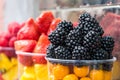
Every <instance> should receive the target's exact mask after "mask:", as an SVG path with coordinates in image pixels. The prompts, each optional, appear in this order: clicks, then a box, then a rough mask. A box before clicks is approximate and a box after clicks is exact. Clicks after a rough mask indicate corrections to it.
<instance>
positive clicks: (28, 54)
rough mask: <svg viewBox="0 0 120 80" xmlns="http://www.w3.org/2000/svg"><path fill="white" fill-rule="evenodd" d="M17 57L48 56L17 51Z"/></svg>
mask: <svg viewBox="0 0 120 80" xmlns="http://www.w3.org/2000/svg"><path fill="white" fill-rule="evenodd" d="M16 54H17V55H26V56H46V54H42V53H41V54H40V53H32V52H23V51H16Z"/></svg>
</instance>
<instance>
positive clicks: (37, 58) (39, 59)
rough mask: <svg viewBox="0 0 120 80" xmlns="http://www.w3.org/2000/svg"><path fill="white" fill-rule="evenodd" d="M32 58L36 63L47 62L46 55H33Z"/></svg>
mask: <svg viewBox="0 0 120 80" xmlns="http://www.w3.org/2000/svg"><path fill="white" fill-rule="evenodd" d="M32 59H33V62H34V63H36V64H46V63H47V61H46V60H45V55H40V56H33V57H32Z"/></svg>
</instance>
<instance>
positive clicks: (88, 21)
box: [79, 13, 104, 36]
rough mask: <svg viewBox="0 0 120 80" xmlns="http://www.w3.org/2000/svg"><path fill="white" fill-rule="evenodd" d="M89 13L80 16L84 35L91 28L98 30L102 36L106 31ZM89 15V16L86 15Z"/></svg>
mask: <svg viewBox="0 0 120 80" xmlns="http://www.w3.org/2000/svg"><path fill="white" fill-rule="evenodd" d="M88 14H89V13H85V14H82V15H81V16H80V18H79V20H80V22H79V26H82V27H83V35H86V34H87V33H88V32H89V31H90V30H93V31H95V32H97V33H98V34H99V35H100V36H102V35H103V33H104V31H103V29H102V27H101V26H100V25H99V23H98V22H97V20H96V19H95V18H94V17H91V16H90V14H89V15H88ZM86 15H87V16H86Z"/></svg>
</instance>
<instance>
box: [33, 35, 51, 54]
mask: <svg viewBox="0 0 120 80" xmlns="http://www.w3.org/2000/svg"><path fill="white" fill-rule="evenodd" d="M49 44H50V41H49V40H48V36H47V35H45V34H44V33H43V34H41V36H40V37H39V40H38V42H37V44H36V46H35V48H34V51H33V52H34V53H40V54H46V50H47V47H48V45H49Z"/></svg>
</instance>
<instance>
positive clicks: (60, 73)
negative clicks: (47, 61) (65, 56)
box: [52, 64, 70, 79]
mask: <svg viewBox="0 0 120 80" xmlns="http://www.w3.org/2000/svg"><path fill="white" fill-rule="evenodd" d="M69 72H70V71H69V67H68V66H63V65H60V64H57V65H56V66H55V67H54V68H53V69H52V73H53V75H54V76H55V78H56V79H63V78H64V77H65V76H66V75H68V74H69Z"/></svg>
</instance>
